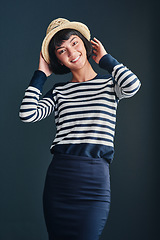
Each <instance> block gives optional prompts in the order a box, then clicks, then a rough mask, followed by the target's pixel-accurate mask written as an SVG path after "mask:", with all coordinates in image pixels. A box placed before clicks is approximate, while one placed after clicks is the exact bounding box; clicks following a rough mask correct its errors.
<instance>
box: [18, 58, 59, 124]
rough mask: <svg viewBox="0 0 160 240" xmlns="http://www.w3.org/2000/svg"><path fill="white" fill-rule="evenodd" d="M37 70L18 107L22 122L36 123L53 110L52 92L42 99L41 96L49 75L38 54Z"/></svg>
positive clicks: (47, 68) (44, 63)
mask: <svg viewBox="0 0 160 240" xmlns="http://www.w3.org/2000/svg"><path fill="white" fill-rule="evenodd" d="M38 69H39V70H37V71H35V73H34V75H33V77H32V79H31V82H30V84H29V87H28V88H27V89H26V91H25V95H24V98H23V101H22V104H21V107H20V112H19V116H20V118H21V120H22V121H23V122H36V121H40V120H41V119H44V118H46V117H47V116H49V115H50V114H51V112H52V111H53V109H54V105H55V102H54V97H53V95H52V90H50V91H49V92H48V93H47V94H46V95H45V96H44V98H43V99H41V100H40V95H42V90H43V85H44V83H45V81H46V79H47V76H49V75H50V74H51V71H50V70H49V67H48V66H47V64H46V62H44V60H43V59H42V55H41V54H40V61H39V68H38Z"/></svg>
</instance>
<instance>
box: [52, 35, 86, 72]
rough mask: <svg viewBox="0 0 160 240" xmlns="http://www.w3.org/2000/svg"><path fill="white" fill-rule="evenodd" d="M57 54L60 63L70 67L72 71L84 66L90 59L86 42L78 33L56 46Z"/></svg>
mask: <svg viewBox="0 0 160 240" xmlns="http://www.w3.org/2000/svg"><path fill="white" fill-rule="evenodd" d="M55 54H56V56H57V58H58V59H59V61H60V63H61V64H62V65H65V66H66V67H68V68H69V69H70V70H71V72H72V71H76V70H79V69H81V68H83V67H84V65H85V63H86V61H88V60H87V54H86V48H85V46H84V43H83V41H82V40H81V38H80V37H78V36H77V35H71V36H70V38H69V39H68V40H64V42H63V43H62V44H61V46H56V49H55Z"/></svg>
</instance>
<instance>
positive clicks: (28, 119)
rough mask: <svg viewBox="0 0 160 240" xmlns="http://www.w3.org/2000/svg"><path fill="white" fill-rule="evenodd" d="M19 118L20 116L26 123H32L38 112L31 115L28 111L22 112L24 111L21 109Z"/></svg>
mask: <svg viewBox="0 0 160 240" xmlns="http://www.w3.org/2000/svg"><path fill="white" fill-rule="evenodd" d="M19 118H20V120H21V121H22V122H24V123H32V122H34V121H35V119H36V114H35V113H34V114H32V115H30V114H27V113H25V112H22V111H21V110H20V112H19Z"/></svg>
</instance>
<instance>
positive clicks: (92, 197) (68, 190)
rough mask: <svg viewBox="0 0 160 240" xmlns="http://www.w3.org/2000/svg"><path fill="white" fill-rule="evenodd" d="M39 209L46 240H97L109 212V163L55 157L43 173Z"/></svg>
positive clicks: (91, 159)
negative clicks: (43, 185) (44, 222)
mask: <svg viewBox="0 0 160 240" xmlns="http://www.w3.org/2000/svg"><path fill="white" fill-rule="evenodd" d="M43 205H44V217H45V221H46V226H47V231H48V235H49V240H98V239H99V237H100V235H101V233H102V230H103V228H104V226H105V223H106V220H107V217H108V213H109V208H110V175H109V163H107V161H106V160H104V159H102V158H97V159H95V158H88V157H81V156H80V157H79V156H73V155H65V154H58V155H55V156H54V157H53V160H52V162H51V164H50V165H49V168H48V171H47V176H46V181H45V187H44V194H43Z"/></svg>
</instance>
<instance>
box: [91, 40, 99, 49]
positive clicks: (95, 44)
mask: <svg viewBox="0 0 160 240" xmlns="http://www.w3.org/2000/svg"><path fill="white" fill-rule="evenodd" d="M91 43H92V45H93V46H97V47H98V46H99V45H98V43H97V42H95V41H93V40H91Z"/></svg>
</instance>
